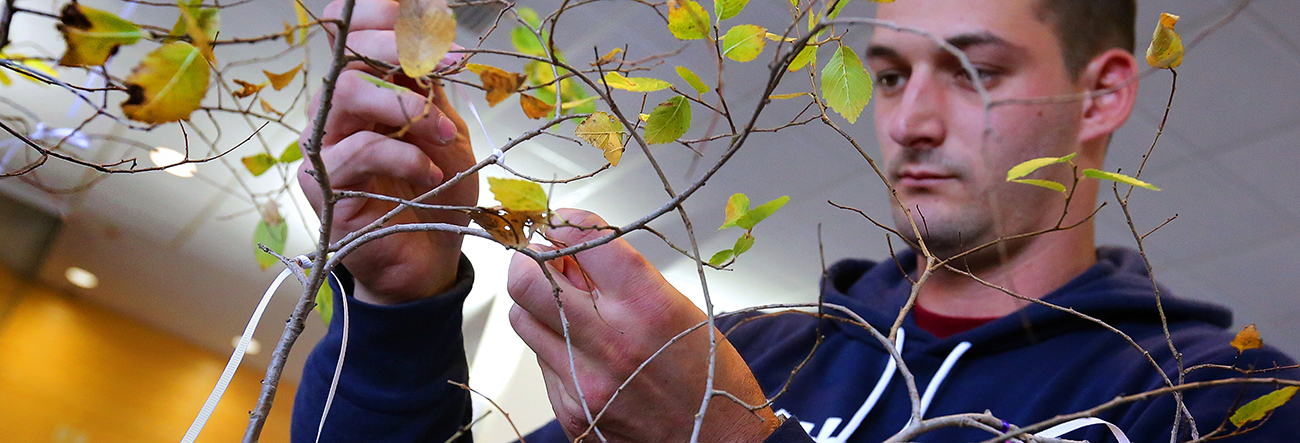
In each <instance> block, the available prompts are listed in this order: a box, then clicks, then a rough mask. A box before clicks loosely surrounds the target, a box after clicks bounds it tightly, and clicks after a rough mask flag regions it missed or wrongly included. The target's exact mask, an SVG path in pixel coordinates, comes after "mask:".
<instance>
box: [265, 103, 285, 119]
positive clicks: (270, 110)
mask: <svg viewBox="0 0 1300 443" xmlns="http://www.w3.org/2000/svg"><path fill="white" fill-rule="evenodd" d="M261 100H262V110H263V111H266V112H267V113H271V114H275V115H278V116H281V117H284V113H283V112H280V111H277V110H275V108H274V107H272V106H271V104H270V103H267V101H266V99H261Z"/></svg>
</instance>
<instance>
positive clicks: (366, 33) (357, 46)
mask: <svg viewBox="0 0 1300 443" xmlns="http://www.w3.org/2000/svg"><path fill="white" fill-rule="evenodd" d="M348 49H351V50H352V51H355V52H356V53H357V54H361V55H363V56H365V57H368V58H371V59H374V60H379V61H381V62H384V63H388V64H390V65H397V64H398V60H397V41H396V38H395V36H394V34H393V31H392V30H391V29H390V30H368V29H362V30H353V31H352V32H349V33H348Z"/></svg>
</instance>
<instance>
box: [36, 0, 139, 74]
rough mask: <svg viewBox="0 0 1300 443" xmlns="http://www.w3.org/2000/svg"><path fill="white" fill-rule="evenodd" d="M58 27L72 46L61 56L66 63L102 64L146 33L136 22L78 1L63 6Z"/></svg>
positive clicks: (79, 64)
mask: <svg viewBox="0 0 1300 443" xmlns="http://www.w3.org/2000/svg"><path fill="white" fill-rule="evenodd" d="M56 27H57V28H58V29H59V32H60V33H62V34H63V41H64V42H65V43H67V46H68V48H67V50H66V51H65V52H64V53H63V58H61V59H59V64H60V65H63V66H99V65H102V64H104V62H106V61H108V58H109V57H111V56H112V55H113V54H114V53H116V52H117V48H118V47H120V46H122V45H131V44H135V42H138V41H140V38H141V37H144V35H145V33H144V32H143V31H141V30H140V27H139V26H136V25H135V23H131V22H129V21H126V20H123V19H122V18H121V17H118V16H116V15H113V14H111V13H108V12H104V11H100V10H98V9H94V8H87V7H85V6H81V5H80V4H78V3H68V4H67V5H64V6H63V10H62V11H60V14H59V23H58V25H56Z"/></svg>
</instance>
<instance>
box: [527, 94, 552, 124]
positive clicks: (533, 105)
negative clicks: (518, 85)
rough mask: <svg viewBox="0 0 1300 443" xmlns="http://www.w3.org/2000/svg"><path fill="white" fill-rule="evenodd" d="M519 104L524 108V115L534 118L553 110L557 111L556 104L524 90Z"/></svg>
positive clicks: (544, 115) (543, 115)
mask: <svg viewBox="0 0 1300 443" xmlns="http://www.w3.org/2000/svg"><path fill="white" fill-rule="evenodd" d="M519 106H522V107H523V108H524V115H526V116H528V118H531V119H534V120H536V119H539V118H543V117H546V116H548V115H551V112H554V111H555V106H551V105H550V104H549V103H546V102H544V101H542V99H540V98H537V97H533V96H531V95H528V94H524V93H522V92H521V93H519Z"/></svg>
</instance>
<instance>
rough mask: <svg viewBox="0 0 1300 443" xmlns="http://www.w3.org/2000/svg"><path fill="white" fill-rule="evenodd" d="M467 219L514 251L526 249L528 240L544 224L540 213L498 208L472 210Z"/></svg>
mask: <svg viewBox="0 0 1300 443" xmlns="http://www.w3.org/2000/svg"><path fill="white" fill-rule="evenodd" d="M469 218H470V220H474V223H477V224H478V225H479V226H480V227H482V228H483V230H484V231H487V233H488V234H491V235H492V238H494V239H496V241H498V242H501V244H503V245H505V246H506V247H509V248H514V249H523V248H525V247H528V239H529V238H531V237H532V235H533V232H536V231H537V228H536V227H537V226H539V225H541V224H542V223H543V222H544V218H543V217H542V212H540V211H512V210H509V209H505V208H503V207H500V206H496V207H491V208H474V209H473V210H471V211H469Z"/></svg>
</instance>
